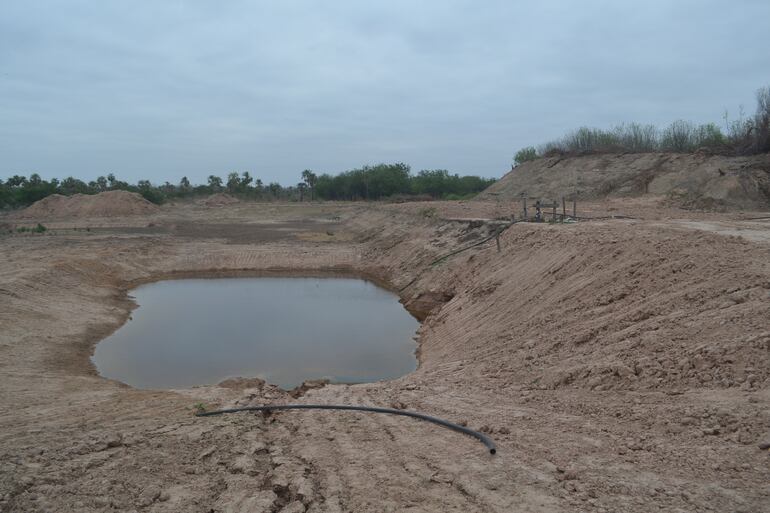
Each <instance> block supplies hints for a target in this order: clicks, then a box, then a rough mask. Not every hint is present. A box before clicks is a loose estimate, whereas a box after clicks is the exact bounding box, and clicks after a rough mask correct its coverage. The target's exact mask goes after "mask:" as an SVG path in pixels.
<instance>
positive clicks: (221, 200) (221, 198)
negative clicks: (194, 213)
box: [199, 192, 240, 207]
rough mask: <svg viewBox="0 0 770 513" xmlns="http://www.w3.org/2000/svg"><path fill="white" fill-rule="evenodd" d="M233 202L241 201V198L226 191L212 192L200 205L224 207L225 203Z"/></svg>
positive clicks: (230, 203)
mask: <svg viewBox="0 0 770 513" xmlns="http://www.w3.org/2000/svg"><path fill="white" fill-rule="evenodd" d="M233 203H240V200H239V199H238V198H236V197H233V196H230V195H229V194H226V193H224V192H218V193H216V194H212V195H211V196H209V197H208V198H205V199H203V200H201V201H200V202H199V204H200V205H204V206H206V207H224V206H225V205H232V204H233Z"/></svg>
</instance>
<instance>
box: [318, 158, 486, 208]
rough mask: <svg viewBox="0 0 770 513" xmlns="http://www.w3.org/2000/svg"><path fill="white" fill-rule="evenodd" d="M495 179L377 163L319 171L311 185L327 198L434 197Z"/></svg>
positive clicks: (462, 194) (465, 193) (475, 189)
mask: <svg viewBox="0 0 770 513" xmlns="http://www.w3.org/2000/svg"><path fill="white" fill-rule="evenodd" d="M494 181H495V180H494V179H493V178H492V179H488V178H481V177H478V176H459V175H457V174H450V173H449V171H447V170H445V169H424V170H422V171H420V172H419V173H417V174H416V175H412V174H411V170H410V168H409V166H408V165H406V164H402V163H397V164H378V165H376V166H364V167H362V168H359V169H352V170H350V171H345V172H344V173H340V174H338V175H335V176H332V175H329V174H322V175H320V176H318V177H317V178H315V181H314V183H313V184H308V185H312V187H313V189H314V192H315V194H317V196H318V197H319V198H321V199H328V200H370V199H371V200H377V199H382V198H393V197H399V196H410V195H418V196H423V197H428V196H429V197H430V198H433V199H439V198H442V199H463V198H467V197H470V196H473V195H475V194H477V193H479V192H481V191H483V190H484V189H486V188H487V187H489V186H490V185H492V183H494Z"/></svg>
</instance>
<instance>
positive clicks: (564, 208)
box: [561, 196, 567, 223]
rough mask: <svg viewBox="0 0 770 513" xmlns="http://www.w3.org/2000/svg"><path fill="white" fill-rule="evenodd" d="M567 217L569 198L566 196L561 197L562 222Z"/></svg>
mask: <svg viewBox="0 0 770 513" xmlns="http://www.w3.org/2000/svg"><path fill="white" fill-rule="evenodd" d="M565 217H567V200H566V199H564V196H562V197H561V222H562V223H563V222H564V218H565Z"/></svg>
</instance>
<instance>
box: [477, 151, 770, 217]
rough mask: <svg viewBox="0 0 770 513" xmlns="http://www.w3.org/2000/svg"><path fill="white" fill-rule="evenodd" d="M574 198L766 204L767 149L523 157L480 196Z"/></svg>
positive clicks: (769, 184)
mask: <svg viewBox="0 0 770 513" xmlns="http://www.w3.org/2000/svg"><path fill="white" fill-rule="evenodd" d="M522 195H526V196H528V197H531V198H541V199H558V198H561V197H562V196H567V197H573V196H574V197H577V198H578V199H596V198H605V197H623V196H642V195H655V196H666V197H668V199H669V200H670V201H672V202H673V203H675V204H676V205H680V206H684V207H690V208H706V209H718V208H744V209H752V208H768V207H769V206H770V155H757V156H752V157H724V156H710V155H704V154H679V153H638V154H603V155H587V156H581V157H549V158H542V159H537V160H534V161H531V162H526V163H524V164H522V165H520V166H518V167H516V168H515V169H513V170H512V171H511V172H509V173H508V174H506V175H505V176H504V177H503V178H501V179H500V180H499V181H498V182H497V183H495V184H493V185H492V186H491V187H489V188H488V189H487V190H486V191H484V192H483V193H481V194H480V195H479V196H478V198H479V199H486V200H489V199H501V200H507V201H515V200H517V199H519V198H521V196H522Z"/></svg>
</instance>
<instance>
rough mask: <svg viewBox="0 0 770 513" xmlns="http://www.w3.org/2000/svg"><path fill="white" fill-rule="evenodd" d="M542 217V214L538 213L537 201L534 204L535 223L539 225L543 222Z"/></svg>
mask: <svg viewBox="0 0 770 513" xmlns="http://www.w3.org/2000/svg"><path fill="white" fill-rule="evenodd" d="M542 216H543V214H542V212H540V200H537V201H536V202H535V222H536V223H539V222H540V221H542V220H543V217H542Z"/></svg>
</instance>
